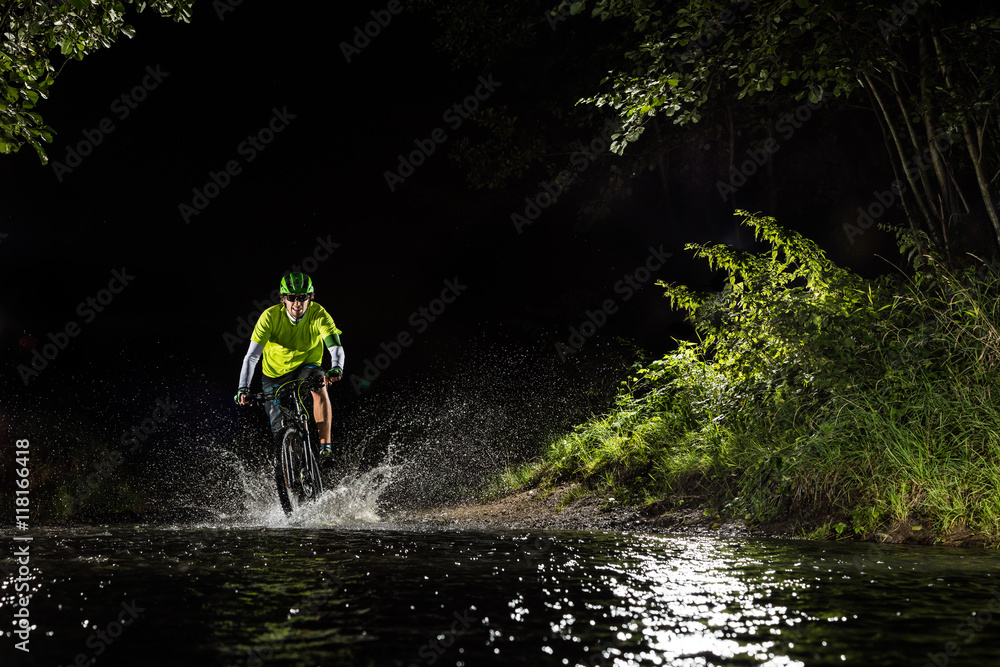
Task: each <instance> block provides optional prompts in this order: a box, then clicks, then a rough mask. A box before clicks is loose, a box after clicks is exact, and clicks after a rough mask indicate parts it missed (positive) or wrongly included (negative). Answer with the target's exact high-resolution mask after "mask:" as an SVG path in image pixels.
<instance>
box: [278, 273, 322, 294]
mask: <svg viewBox="0 0 1000 667" xmlns="http://www.w3.org/2000/svg"><path fill="white" fill-rule="evenodd" d="M315 291H316V290H314V289H313V281H312V278H310V277H309V276H308V275H306V274H305V273H286V274H285V275H284V276H282V278H281V293H282V294H312V293H313V292H315Z"/></svg>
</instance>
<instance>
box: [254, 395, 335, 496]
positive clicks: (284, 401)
mask: <svg viewBox="0 0 1000 667" xmlns="http://www.w3.org/2000/svg"><path fill="white" fill-rule="evenodd" d="M325 384H326V383H325V380H324V379H323V378H322V377H309V378H303V379H299V380H291V381H289V382H285V383H284V384H282V385H280V386H279V387H278V388H277V389H275V390H274V393H273V395H271V394H268V393H266V392H259V393H257V394H254V395H253V396H252V398H253V400H254V401H255V402H263V401H266V400H273V401H274V402H275V405H276V406H277V407H278V409H279V410H280V413H281V416H280V419H281V428H280V429H279V433H280V434H281V435H280V438H279V442H278V450H279V451H278V461H277V462H276V469H275V477H276V482H277V484H278V498H279V500H280V501H281V505H282V508H283V509H284V510H285V513H286V514H291V513H292V511H293V509H294V508H293V506H292V505H293V502H292V500H293V498H294V500H295V503H294V504H295V505H300V504H302V503H303V502H304V501H308V500H314V499H315V498H316V497H317V496H319V494H321V493H322V492H323V480H322V477H321V475H320V473H319V463H318V458H317V456H316V451H315V449H314V448H313V442H312V436H311V434H310V429H309V418H310V413H309V409H308V408H307V407H306V406H305V403H304V401H303V399H302V389H307V390H309V391H310V392H311V391H312V390H314V389H318V388H320V387H322V386H324V385H325ZM288 403H291V404H292V405H291V407H289V405H288ZM290 432H293V433H296V434H298V437H299V438H301V441H302V452H301V457H302V459H303V460H302V462H301V466H299V465H296V464H297V461H296V452H294V451H292V448H291V447H286V446H285V443H286V442H287V441H288V439H289V433H290ZM296 477H298V479H296Z"/></svg>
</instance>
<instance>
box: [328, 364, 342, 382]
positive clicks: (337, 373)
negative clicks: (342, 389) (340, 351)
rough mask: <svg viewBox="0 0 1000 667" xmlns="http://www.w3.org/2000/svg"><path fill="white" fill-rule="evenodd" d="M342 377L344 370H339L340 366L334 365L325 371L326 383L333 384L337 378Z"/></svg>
mask: <svg viewBox="0 0 1000 667" xmlns="http://www.w3.org/2000/svg"><path fill="white" fill-rule="evenodd" d="M343 377H344V371H343V370H341V368H340V366H334V367H333V368H331V369H330V370H328V371H327V372H326V383H327V384H333V383H334V382H336V381H337V380H340V379H341V378H343Z"/></svg>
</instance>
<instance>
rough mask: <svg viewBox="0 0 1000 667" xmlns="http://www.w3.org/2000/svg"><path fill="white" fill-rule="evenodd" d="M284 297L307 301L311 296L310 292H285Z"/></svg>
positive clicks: (290, 299) (291, 299)
mask: <svg viewBox="0 0 1000 667" xmlns="http://www.w3.org/2000/svg"><path fill="white" fill-rule="evenodd" d="M285 298H286V299H288V300H289V301H308V300H309V299H311V298H312V294H286V295H285Z"/></svg>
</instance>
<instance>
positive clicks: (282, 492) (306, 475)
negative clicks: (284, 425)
mask: <svg viewBox="0 0 1000 667" xmlns="http://www.w3.org/2000/svg"><path fill="white" fill-rule="evenodd" d="M274 473H275V481H276V482H277V486H278V500H279V502H280V503H281V508H282V509H283V510H284V511H285V514H286V515H291V514H292V513H294V512H295V511H296V510H297V509H299V508H300V507H301V506H302V505H304V504H306V503H308V502H309V501H311V500H315V499H316V498H318V497H319V495H320V494H321V493H322V492H323V480H322V478H321V477H320V473H319V465H318V462H317V460H316V456H315V452H313V451H311V447H309V442H308V440H307V439H306V438H304V437H303V435H302V432H301V431H300V430H299V429H296V428H289V429H288V430H287V431H285V433H284V435H283V436H282V438H281V446H280V449H279V451H278V460H277V462H276V464H275V471H274Z"/></svg>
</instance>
